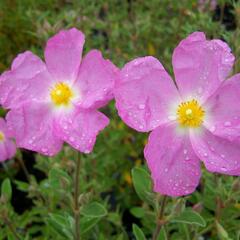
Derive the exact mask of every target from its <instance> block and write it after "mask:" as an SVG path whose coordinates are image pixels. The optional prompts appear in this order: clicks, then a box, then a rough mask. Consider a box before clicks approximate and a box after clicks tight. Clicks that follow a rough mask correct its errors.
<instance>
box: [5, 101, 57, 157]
mask: <svg viewBox="0 0 240 240" xmlns="http://www.w3.org/2000/svg"><path fill="white" fill-rule="evenodd" d="M6 119H7V124H8V128H9V131H10V132H11V136H12V137H14V138H15V139H16V143H17V146H18V147H21V148H25V149H29V150H32V151H36V152H39V153H41V154H44V155H48V156H53V155H55V154H56V153H58V152H59V151H60V150H61V147H62V141H61V140H59V139H58V138H57V137H56V136H55V134H54V129H53V116H52V113H51V111H50V108H49V106H48V105H47V104H39V103H38V104H37V103H36V102H32V103H31V104H24V105H23V106H22V107H21V108H18V109H13V110H10V111H9V112H8V114H7V117H6Z"/></svg>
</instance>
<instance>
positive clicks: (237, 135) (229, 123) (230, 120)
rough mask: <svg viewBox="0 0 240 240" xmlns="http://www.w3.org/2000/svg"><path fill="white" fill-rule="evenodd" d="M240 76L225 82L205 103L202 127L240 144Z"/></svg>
mask: <svg viewBox="0 0 240 240" xmlns="http://www.w3.org/2000/svg"><path fill="white" fill-rule="evenodd" d="M239 96H240V74H237V75H235V76H233V77H232V78H230V79H229V80H226V81H225V82H224V83H223V84H222V85H221V87H220V88H219V89H218V90H217V91H216V92H215V93H214V94H213V95H212V96H210V98H209V99H208V100H207V101H206V102H205V104H204V106H203V107H204V109H206V112H207V115H208V118H207V120H206V122H205V123H204V125H205V126H206V127H207V128H208V129H209V130H210V131H211V132H212V133H213V134H214V135H217V136H220V137H223V138H226V139H228V140H230V141H238V142H239V143H240V104H239Z"/></svg>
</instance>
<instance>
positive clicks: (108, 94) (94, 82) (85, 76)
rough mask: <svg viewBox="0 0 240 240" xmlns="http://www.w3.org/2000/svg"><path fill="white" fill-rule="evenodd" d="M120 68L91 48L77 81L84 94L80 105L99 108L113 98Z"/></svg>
mask: <svg viewBox="0 0 240 240" xmlns="http://www.w3.org/2000/svg"><path fill="white" fill-rule="evenodd" d="M118 74H119V69H118V68H117V67H116V66H114V65H113V63H112V62H111V61H109V60H106V59H104V58H103V57H102V54H101V52H100V51H97V50H91V51H90V52H89V53H88V54H87V55H86V56H85V57H84V58H83V61H82V64H81V66H80V70H79V75H78V79H77V81H76V83H75V85H77V87H78V88H79V91H80V93H81V95H82V98H81V101H80V102H79V106H80V107H82V108H95V109H96V108H99V107H102V106H104V105H105V104H106V103H107V102H108V101H109V100H111V99H113V87H114V82H115V80H116V78H117V77H118Z"/></svg>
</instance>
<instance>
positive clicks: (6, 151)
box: [0, 139, 16, 162]
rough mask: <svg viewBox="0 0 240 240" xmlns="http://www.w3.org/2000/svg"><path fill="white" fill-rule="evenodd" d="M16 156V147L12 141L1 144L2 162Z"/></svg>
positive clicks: (0, 157) (0, 156) (0, 159)
mask: <svg viewBox="0 0 240 240" xmlns="http://www.w3.org/2000/svg"><path fill="white" fill-rule="evenodd" d="M15 154H16V146H15V144H14V142H13V141H12V140H10V139H6V140H4V142H2V143H1V142H0V162H3V161H5V160H7V159H11V158H12V157H14V155H15Z"/></svg>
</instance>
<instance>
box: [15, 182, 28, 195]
mask: <svg viewBox="0 0 240 240" xmlns="http://www.w3.org/2000/svg"><path fill="white" fill-rule="evenodd" d="M14 183H15V184H16V185H17V188H18V189H19V190H21V191H22V192H27V191H28V189H29V184H28V183H26V182H22V181H18V180H15V181H14Z"/></svg>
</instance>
